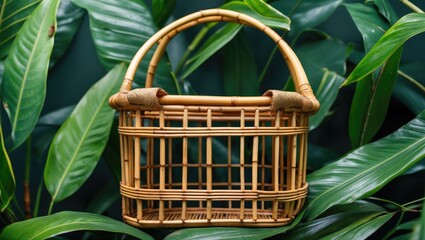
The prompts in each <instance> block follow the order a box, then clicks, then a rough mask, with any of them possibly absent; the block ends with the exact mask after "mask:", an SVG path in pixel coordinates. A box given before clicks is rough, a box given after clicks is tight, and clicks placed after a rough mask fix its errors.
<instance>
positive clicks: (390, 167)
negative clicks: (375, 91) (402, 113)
mask: <svg viewBox="0 0 425 240" xmlns="http://www.w3.org/2000/svg"><path fill="white" fill-rule="evenodd" d="M424 146H425V111H423V112H422V113H421V114H419V116H418V117H417V118H415V119H414V120H412V121H410V122H409V123H408V124H406V125H405V126H403V127H401V128H400V129H399V130H397V131H396V132H394V133H392V134H391V135H389V136H387V137H385V138H383V139H381V140H379V141H376V142H373V143H370V144H368V145H365V146H363V147H360V148H358V149H356V150H354V151H353V152H351V153H349V154H347V155H346V156H344V157H342V158H341V159H339V160H338V161H336V162H334V163H332V164H329V165H327V166H325V167H323V168H322V169H319V170H317V171H315V172H314V173H312V174H310V175H308V177H307V181H308V182H309V195H308V197H309V204H308V208H307V212H306V217H307V218H308V219H310V220H311V219H314V218H316V217H317V216H319V215H320V214H321V213H323V212H324V211H325V210H326V209H328V208H330V207H331V206H334V205H338V204H347V203H351V202H354V201H355V200H357V199H361V198H364V197H367V196H369V195H371V194H373V193H375V192H376V191H378V190H379V189H380V188H382V187H383V186H384V185H385V184H387V183H388V182H389V181H391V180H392V179H393V178H395V177H397V176H398V175H400V174H402V173H403V172H404V171H406V170H407V169H409V168H410V167H411V166H413V165H414V164H415V163H417V162H419V161H420V160H422V159H423V158H424V156H425V148H424Z"/></svg>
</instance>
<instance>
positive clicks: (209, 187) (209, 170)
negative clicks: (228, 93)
mask: <svg viewBox="0 0 425 240" xmlns="http://www.w3.org/2000/svg"><path fill="white" fill-rule="evenodd" d="M211 115H212V114H211V109H208V111H207V128H208V129H211V128H212V116H211ZM211 190H212V137H211V136H209V137H207V191H211ZM211 218H212V200H211V199H208V200H207V219H208V220H211Z"/></svg>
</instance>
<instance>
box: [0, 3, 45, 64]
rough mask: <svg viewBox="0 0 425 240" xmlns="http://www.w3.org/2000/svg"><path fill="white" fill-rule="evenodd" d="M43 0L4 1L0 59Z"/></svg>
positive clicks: (2, 6)
mask: <svg viewBox="0 0 425 240" xmlns="http://www.w3.org/2000/svg"><path fill="white" fill-rule="evenodd" d="M40 2H41V0H19V1H5V0H3V1H2V4H1V5H0V60H2V59H4V58H5V57H6V56H7V55H8V53H9V49H10V47H11V46H12V43H13V40H14V39H15V37H16V34H17V33H18V31H19V29H21V27H22V25H23V24H24V22H25V21H26V20H27V18H28V16H30V15H31V14H32V12H33V11H34V9H35V8H36V7H37V6H38V4H39V3H40Z"/></svg>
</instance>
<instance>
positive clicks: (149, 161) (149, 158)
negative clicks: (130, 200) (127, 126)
mask: <svg viewBox="0 0 425 240" xmlns="http://www.w3.org/2000/svg"><path fill="white" fill-rule="evenodd" d="M152 126H153V120H149V127H152ZM153 158H154V138H152V137H149V138H148V143H147V153H146V172H147V174H146V175H147V177H146V183H147V186H148V189H153V172H154V169H153ZM147 208H148V209H152V208H154V200H148V203H147Z"/></svg>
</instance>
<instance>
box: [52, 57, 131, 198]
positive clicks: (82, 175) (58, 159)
mask: <svg viewBox="0 0 425 240" xmlns="http://www.w3.org/2000/svg"><path fill="white" fill-rule="evenodd" d="M124 71H125V65H124V64H120V65H117V66H116V67H115V68H114V69H113V70H111V71H110V72H109V73H108V74H107V75H106V76H105V77H103V78H102V79H101V80H99V81H98V82H97V83H96V84H95V85H93V86H92V87H91V88H90V89H89V91H88V92H87V93H86V94H85V95H84V96H83V98H81V100H80V102H79V103H78V105H77V106H76V107H75V109H74V111H73V112H72V113H71V115H70V116H69V118H68V119H67V120H66V121H65V123H64V124H63V125H62V127H61V128H60V129H59V131H58V132H57V133H56V136H55V137H54V139H53V141H52V144H51V146H50V149H49V154H48V157H47V162H46V168H45V171H44V181H45V183H46V187H47V190H48V191H49V193H50V194H51V196H52V204H53V203H54V202H58V201H60V200H62V199H64V198H66V197H68V196H70V195H72V194H73V193H74V192H75V191H77V190H78V189H79V188H80V187H81V185H82V184H83V183H84V182H85V181H86V180H87V178H88V177H89V176H90V174H91V173H92V171H93V170H94V168H95V166H96V164H97V162H98V160H99V158H100V155H101V154H102V152H103V149H104V147H105V144H106V142H107V140H108V136H109V132H110V129H111V125H112V121H113V118H114V110H113V109H111V108H110V107H109V105H108V99H109V96H111V95H112V94H113V93H115V92H116V91H118V89H119V86H120V84H121V80H122V77H123V76H124Z"/></svg>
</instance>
